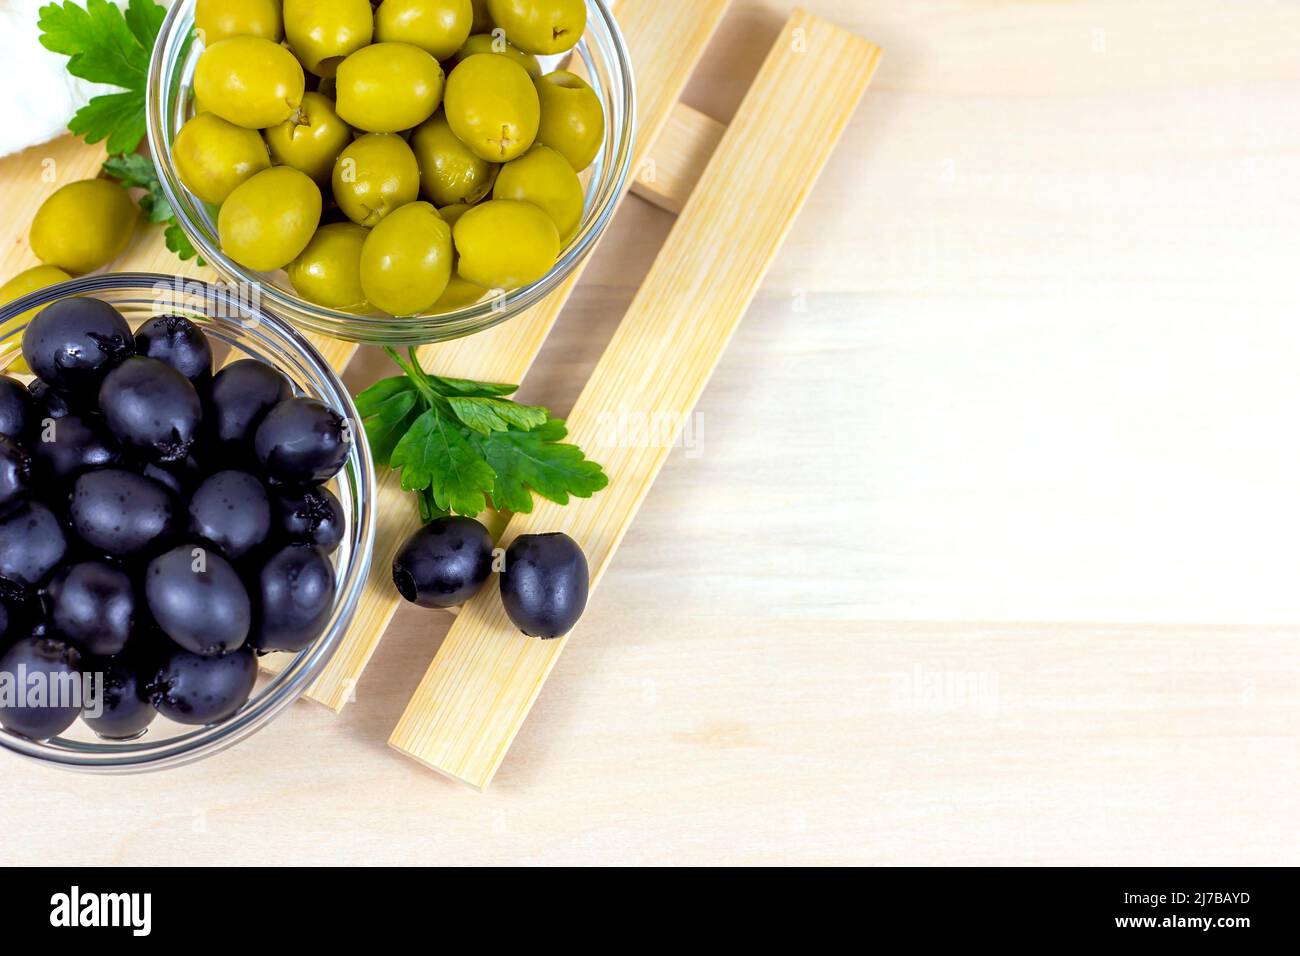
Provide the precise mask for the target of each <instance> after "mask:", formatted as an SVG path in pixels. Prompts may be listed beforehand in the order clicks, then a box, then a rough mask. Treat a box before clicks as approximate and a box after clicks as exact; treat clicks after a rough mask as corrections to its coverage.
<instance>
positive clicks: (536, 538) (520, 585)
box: [501, 531, 588, 638]
mask: <svg viewBox="0 0 1300 956" xmlns="http://www.w3.org/2000/svg"><path fill="white" fill-rule="evenodd" d="M587 587H588V576H587V556H586V555H584V554H583V553H582V548H580V547H578V542H576V541H574V540H573V539H572V538H570V537H569V536H568V535H567V534H561V533H560V532H558V531H557V532H552V533H551V534H521V535H520V536H519V537H517V538H515V540H514V543H513V544H511V545H510V547H509V548H508V549H507V550H506V566H505V570H504V571H502V572H501V603H502V604H503V605H505V609H506V614H507V615H508V616H509V617H510V620H511V621H513V622H514V624H515V627H517V628H519V630H521V631H523V632H524V633H525V634H527V635H529V636H530V637H542V638H550V637H560V636H562V635H564V634H567V633H568V632H569V631H570V630H571V629H572V628H573V625H575V624H577V623H578V618H580V617H582V612H583V610H584V609H585V608H586V606H587Z"/></svg>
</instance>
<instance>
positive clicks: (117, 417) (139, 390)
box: [99, 356, 203, 461]
mask: <svg viewBox="0 0 1300 956" xmlns="http://www.w3.org/2000/svg"><path fill="white" fill-rule="evenodd" d="M99 407H100V411H102V412H103V414H104V420H105V421H106V422H108V428H109V430H110V431H111V432H112V433H113V436H114V437H115V438H116V439H117V440H118V441H119V442H121V443H122V444H123V445H125V446H126V447H128V448H132V449H135V450H136V451H139V452H143V453H144V454H146V455H147V456H148V457H149V458H151V459H153V460H155V461H179V460H181V459H183V458H184V457H185V456H186V455H188V454H189V453H190V448H192V447H193V445H194V442H195V440H196V439H197V438H198V434H199V426H200V425H201V424H202V421H203V406H202V403H200V401H199V393H198V392H197V391H195V389H194V385H193V384H192V383H191V382H190V380H189V379H187V378H186V377H185V376H184V375H182V374H181V373H180V372H178V371H176V369H174V368H172V367H171V366H170V365H166V364H164V363H163V362H160V361H158V360H157V359H151V358H142V357H140V356H135V357H134V358H129V359H127V360H126V361H125V362H123V363H122V364H121V365H119V366H118V367H117V368H115V369H113V371H111V372H109V373H108V375H107V376H105V378H104V384H103V385H101V386H100V389H99Z"/></svg>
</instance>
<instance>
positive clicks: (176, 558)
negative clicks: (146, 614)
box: [144, 544, 252, 656]
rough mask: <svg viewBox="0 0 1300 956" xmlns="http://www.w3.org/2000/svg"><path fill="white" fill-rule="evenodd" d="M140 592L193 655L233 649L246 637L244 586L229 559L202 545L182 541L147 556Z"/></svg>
mask: <svg viewBox="0 0 1300 956" xmlns="http://www.w3.org/2000/svg"><path fill="white" fill-rule="evenodd" d="M144 594H145V601H146V603H147V604H148V606H149V611H150V613H151V614H152V615H153V619H154V620H155V621H156V622H157V624H158V626H159V627H160V628H162V629H163V631H165V632H166V633H167V636H168V637H170V638H171V639H172V640H173V641H175V642H176V643H177V644H179V645H180V646H181V647H183V648H185V649H186V650H188V651H192V652H194V653H195V654H202V655H205V656H210V655H214V654H220V653H222V652H223V651H231V650H234V649H235V648H237V647H239V646H240V645H242V644H243V643H244V641H245V639H246V638H247V637H248V630H249V626H250V623H251V620H252V607H251V605H250V603H249V600H248V591H247V589H246V588H245V587H244V583H243V581H241V580H240V578H239V575H238V573H236V571H235V569H234V568H233V567H231V565H230V562H228V561H227V560H226V559H225V558H223V557H222V556H221V555H219V554H217V552H216V551H214V550H212V549H211V548H208V547H206V546H204V545H201V544H186V545H182V546H180V547H177V548H172V549H171V550H170V551H167V552H166V553H164V554H161V555H159V556H158V557H156V558H154V559H153V560H152V561H150V562H149V567H148V569H147V570H146V571H145V579H144Z"/></svg>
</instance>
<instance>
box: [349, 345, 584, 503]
mask: <svg viewBox="0 0 1300 956" xmlns="http://www.w3.org/2000/svg"><path fill="white" fill-rule="evenodd" d="M386 351H387V352H388V354H389V356H391V357H392V359H393V361H394V362H396V363H397V365H398V366H399V367H400V368H401V369H402V371H403V372H404V373H405V374H403V375H398V376H394V377H393V378H386V379H383V380H381V381H379V382H376V383H375V384H374V385H372V386H370V388H368V389H366V390H365V391H363V392H361V394H359V395H358V396H357V410H358V411H359V412H360V414H361V420H362V422H363V423H364V424H365V428H366V437H367V439H368V440H369V442H370V447H371V450H372V451H373V452H374V455H375V460H376V461H377V462H378V463H379V464H381V465H387V466H388V467H389V468H393V469H399V470H400V471H401V482H402V487H403V488H404V489H406V490H407V491H413V492H415V493H416V496H417V501H418V503H419V506H420V518H421V520H423V521H426V522H427V521H431V520H432V519H433V518H436V517H438V516H440V515H445V514H450V513H452V512H455V513H457V514H463V515H471V516H472V515H476V514H478V513H479V512H480V511H482V510H483V508H484V506H485V505H486V504H487V502H488V500H489V499H490V500H491V501H492V503H493V505H494V506H495V507H497V508H502V509H509V510H511V511H521V512H527V511H532V510H533V493H534V492H536V493H537V494H539V495H541V496H542V497H544V498H548V499H550V500H551V501H554V502H557V503H559V504H566V503H567V502H568V500H569V496H570V495H575V496H577V497H579V498H587V497H590V496H591V495H592V494H594V493H595V492H597V491H599V490H600V489H601V488H604V487H605V486H606V485H607V484H609V479H608V478H607V477H606V476H605V473H604V471H603V470H601V467H600V465H598V464H597V463H596V462H594V461H590V460H589V459H588V458H587V457H586V456H585V455H584V454H583V453H582V449H581V448H578V447H577V446H576V445H569V444H565V443H564V441H563V439H564V437H565V435H567V434H568V432H567V430H566V429H565V427H564V422H563V420H561V419H558V418H552V417H551V413H550V412H549V411H548V410H547V409H545V408H542V407H541V406H537V405H519V404H517V403H515V402H512V401H511V400H510V399H508V398H505V397H504V396H506V395H509V394H511V393H512V392H514V391H515V390H516V388H517V386H515V385H501V384H494V383H491V382H473V381H469V380H468V379H459V378H444V377H442V376H438V375H430V374H429V373H428V372H426V371H424V369H422V368H421V367H420V364H419V362H418V361H416V355H415V350H414V349H412V350H411V351H410V355H409V358H407V359H403V358H402V357H401V356H400V355H398V354H397V353H396V352H394V351H393V350H392V349H387V350H386Z"/></svg>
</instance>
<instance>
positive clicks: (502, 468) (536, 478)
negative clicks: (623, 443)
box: [481, 418, 609, 513]
mask: <svg viewBox="0 0 1300 956" xmlns="http://www.w3.org/2000/svg"><path fill="white" fill-rule="evenodd" d="M567 434H568V429H567V428H565V426H564V420H563V419H559V418H552V419H549V420H548V421H547V422H546V424H544V425H541V426H540V427H538V428H534V429H533V430H532V431H515V430H513V429H512V430H509V431H494V432H492V433H491V434H490V435H488V436H487V437H485V438H483V439H482V440H481V444H482V449H483V455H484V457H485V458H486V459H487V463H488V464H489V465H491V466H492V470H493V471H494V472H496V482H495V483H494V484H493V487H492V501H493V503H494V504H495V506H496V507H497V508H508V509H509V510H511V511H520V512H525V513H526V512H529V511H532V510H533V498H532V495H530V494H529V493H528V489H529V488H531V489H532V490H533V491H535V492H537V493H538V494H539V495H541V496H542V497H543V498H547V499H549V500H550V501H554V502H555V503H556V504H560V505H566V504H568V503H569V495H575V496H576V497H579V498H590V497H591V496H592V494H594V493H595V492H597V491H600V489H602V488H604V487H605V486H606V485H608V484H609V478H607V477H606V475H605V472H604V470H603V469H602V468H601V467H600V465H599V464H597V463H596V462H594V461H591V460H590V459H588V458H587V457H586V456H585V455H584V454H583V453H582V449H581V448H579V447H578V446H577V445H566V444H563V443H562V439H563V438H564V437H565V436H566V435H567Z"/></svg>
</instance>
